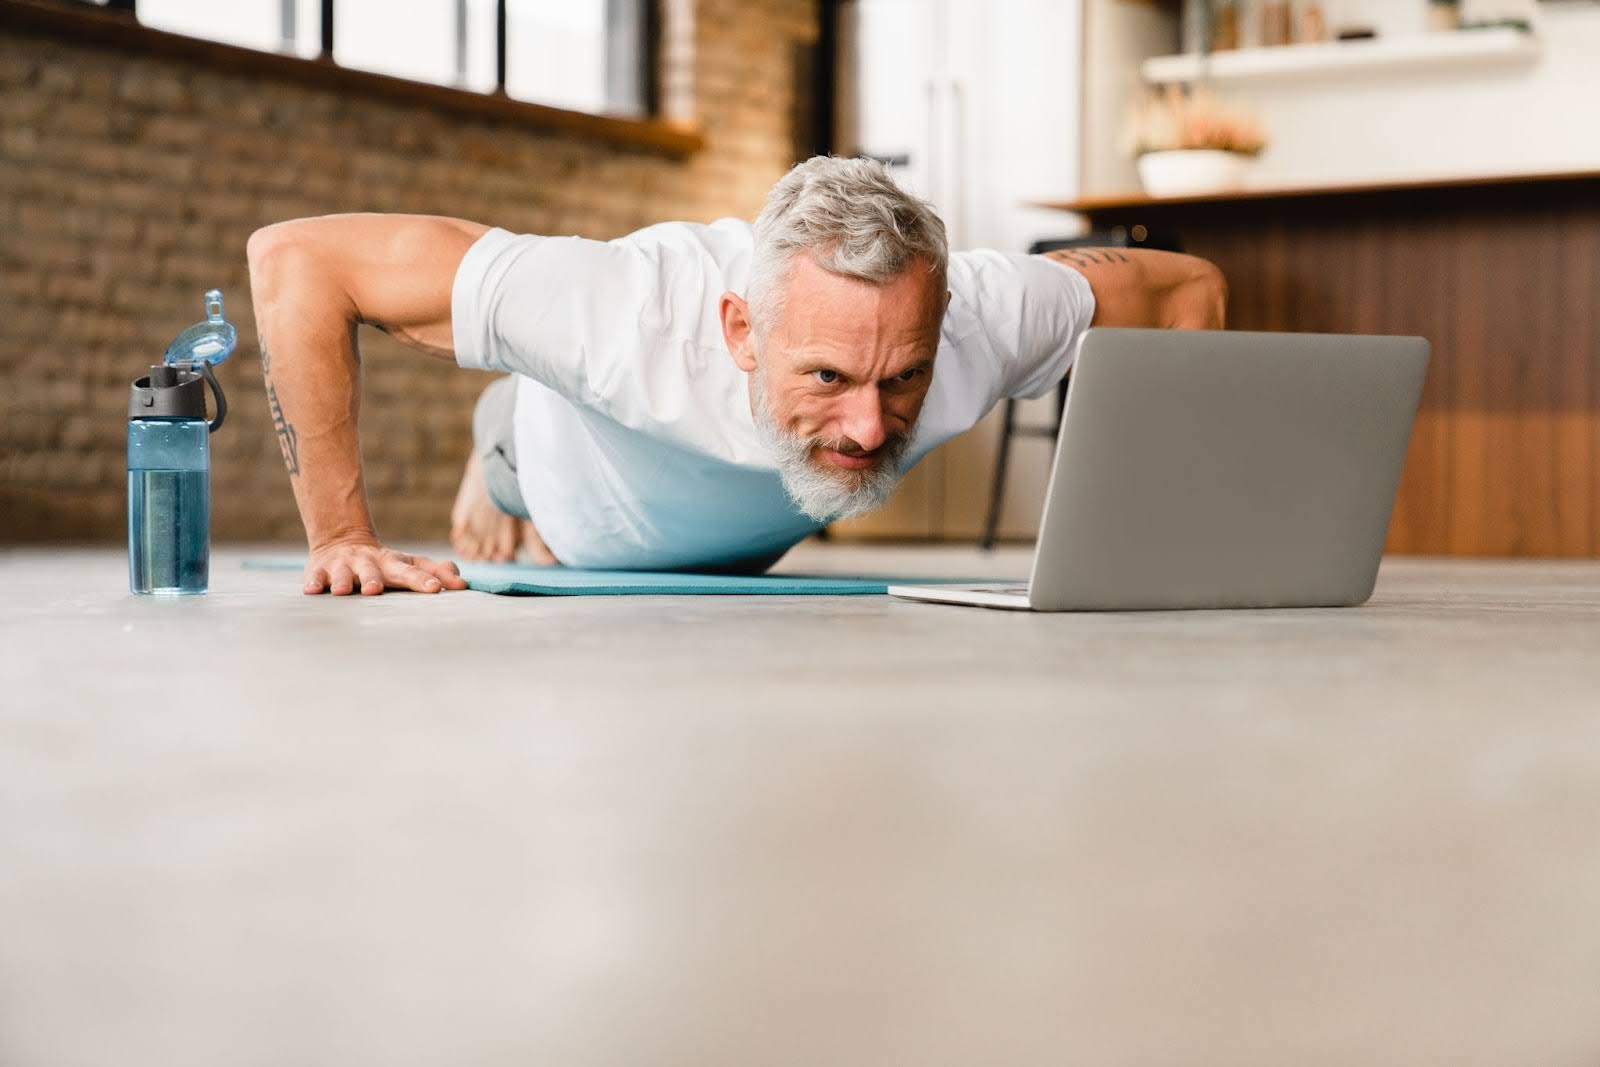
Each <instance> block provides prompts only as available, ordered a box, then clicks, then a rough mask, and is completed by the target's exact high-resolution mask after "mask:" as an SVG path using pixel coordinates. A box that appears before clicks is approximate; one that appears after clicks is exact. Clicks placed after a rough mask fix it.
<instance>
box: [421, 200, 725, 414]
mask: <svg viewBox="0 0 1600 1067" xmlns="http://www.w3.org/2000/svg"><path fill="white" fill-rule="evenodd" d="M680 258H681V257H680ZM669 261H671V262H669ZM697 266H698V265H697V264H695V263H692V262H691V263H684V264H680V263H677V262H676V261H675V260H674V259H673V253H672V251H671V250H670V249H666V248H663V247H662V246H661V245H659V244H650V243H640V242H630V241H620V240H619V241H592V240H587V239H585V238H581V237H540V236H535V235H531V234H513V233H510V232H508V231H506V230H502V229H492V230H489V231H488V232H487V233H485V234H484V235H483V236H482V237H480V238H479V239H478V240H477V241H476V242H474V243H473V244H472V246H471V247H470V248H469V249H468V250H467V253H466V255H465V256H464V257H463V258H462V260H461V265H460V267H459V268H457V270H456V276H455V282H454V284H453V286H452V288H451V297H450V311H451V319H452V327H451V328H452V334H453V338H454V343H455V354H456V362H457V363H459V364H460V365H461V366H463V367H471V368H476V369H480V370H491V371H505V372H510V373H515V374H523V375H527V376H528V377H530V378H533V379H534V380H535V381H538V382H540V383H541V384H543V385H545V386H548V387H549V388H550V389H553V390H555V391H556V392H557V393H560V394H561V395H563V396H565V397H567V398H568V399H569V400H571V401H573V402H575V403H579V404H585V405H588V406H591V407H594V408H597V409H600V410H606V409H607V408H608V407H610V406H612V402H613V401H615V400H617V399H618V397H617V392H618V390H619V389H620V388H623V387H624V383H626V382H627V381H628V380H629V379H630V378H631V377H632V376H633V375H635V374H636V373H637V371H638V370H639V364H640V359H639V355H640V353H641V352H648V351H652V350H654V349H657V348H659V347H660V343H661V340H662V335H663V333H664V332H665V331H667V330H669V329H671V328H673V319H672V309H673V307H674V306H676V305H681V304H682V303H683V297H684V296H685V294H683V293H680V292H676V290H677V289H681V288H683V287H684V286H691V287H692V286H694V285H696V284H697V279H698V274H699V271H697V270H696V269H695V268H696V267H697ZM694 298H695V301H696V303H698V302H699V301H698V295H697V294H695V295H694Z"/></svg>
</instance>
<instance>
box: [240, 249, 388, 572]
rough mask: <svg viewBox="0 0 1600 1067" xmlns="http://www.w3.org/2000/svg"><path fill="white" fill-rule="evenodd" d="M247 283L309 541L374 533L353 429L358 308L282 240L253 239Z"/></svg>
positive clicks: (275, 419) (275, 420)
mask: <svg viewBox="0 0 1600 1067" xmlns="http://www.w3.org/2000/svg"><path fill="white" fill-rule="evenodd" d="M250 284H251V292H252V295H253V298H254V303H255V315H256V330H257V334H258V336H259V337H260V341H261V370H262V375H263V377H264V379H265V382H266V390H267V405H268V408H269V410H270V412H271V416H272V427H273V431H274V432H275V433H276V435H277V439H278V447H279V450H280V451H281V452H282V454H283V462H284V466H285V468H287V470H288V472H289V480H290V483H291V485H292V486H293V488H294V495H295V503H296V504H297V505H298V507H299V509H300V518H301V521H302V522H303V523H304V524H305V528H306V540H307V541H308V542H309V543H310V545H311V547H312V548H316V547H319V546H321V545H326V544H332V543H335V542H338V541H341V540H345V539H348V538H369V539H370V538H372V537H374V536H375V533H374V530H373V526H372V515H371V512H370V510H369V509H368V507H367V499H366V488H365V483H364V481H363V479H362V474H361V444H360V438H359V435H358V432H357V416H358V413H359V410H360V355H359V352H358V350H357V347H356V326H357V321H356V317H355V309H354V307H353V306H352V305H351V303H350V301H349V299H348V298H347V297H346V296H345V295H344V294H343V293H342V292H340V291H339V290H338V289H337V288H336V287H334V286H331V285H328V284H325V279H324V280H319V277H318V273H317V267H316V264H315V262H313V261H312V260H311V259H310V258H309V257H307V256H306V255H305V254H304V253H303V252H301V251H300V250H298V249H296V248H295V247H294V246H293V245H292V244H289V243H287V242H284V241H282V240H273V239H270V238H262V239H260V240H257V239H252V241H251V247H250Z"/></svg>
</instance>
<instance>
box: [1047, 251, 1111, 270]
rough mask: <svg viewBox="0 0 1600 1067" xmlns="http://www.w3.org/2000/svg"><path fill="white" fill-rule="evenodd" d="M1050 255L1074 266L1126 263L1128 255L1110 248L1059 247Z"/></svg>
mask: <svg viewBox="0 0 1600 1067" xmlns="http://www.w3.org/2000/svg"><path fill="white" fill-rule="evenodd" d="M1050 255H1052V256H1054V257H1055V258H1056V259H1059V260H1061V261H1062V262H1063V263H1070V264H1072V265H1073V266H1074V267H1090V266H1093V265H1095V264H1097V263H1127V262H1129V260H1128V257H1127V256H1125V255H1123V254H1122V253H1121V252H1118V251H1116V250H1115V249H1111V248H1061V249H1057V250H1055V251H1054V252H1051V253H1050Z"/></svg>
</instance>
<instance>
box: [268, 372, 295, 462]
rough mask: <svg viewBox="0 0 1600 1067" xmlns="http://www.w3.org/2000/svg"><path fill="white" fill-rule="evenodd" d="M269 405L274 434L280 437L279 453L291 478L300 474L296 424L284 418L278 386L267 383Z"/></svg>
mask: <svg viewBox="0 0 1600 1067" xmlns="http://www.w3.org/2000/svg"><path fill="white" fill-rule="evenodd" d="M267 404H268V406H269V407H270V408H271V409H272V432H273V433H275V434H277V435H278V451H280V452H282V453H283V465H284V466H285V467H287V468H289V474H290V476H291V477H292V476H294V475H296V474H299V473H300V449H299V445H298V438H297V437H296V435H295V432H294V423H292V422H290V421H289V420H288V419H286V418H284V416H283V405H282V404H280V403H279V402H278V389H277V386H275V385H273V384H272V383H271V382H268V383H267Z"/></svg>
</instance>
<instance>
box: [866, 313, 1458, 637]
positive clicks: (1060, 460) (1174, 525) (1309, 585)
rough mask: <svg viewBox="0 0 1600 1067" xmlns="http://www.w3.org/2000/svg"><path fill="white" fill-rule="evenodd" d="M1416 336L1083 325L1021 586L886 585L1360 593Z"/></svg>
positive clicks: (1044, 601)
mask: <svg viewBox="0 0 1600 1067" xmlns="http://www.w3.org/2000/svg"><path fill="white" fill-rule="evenodd" d="M1428 351H1429V349H1428V342H1427V341H1426V340H1424V339H1423V338H1421V337H1351V336H1344V335H1334V334H1297V333H1243V332H1228V331H1210V332H1205V331H1201V332H1196V331H1177V330H1113V329H1093V330H1090V331H1088V332H1087V333H1086V334H1084V336H1083V338H1082V339H1081V340H1080V341H1079V343H1078V352H1077V355H1076V358H1075V360H1074V362H1073V370H1072V382H1071V385H1070V387H1069V388H1068V390H1067V405H1066V409H1065V410H1064V411H1063V413H1062V416H1061V431H1060V435H1059V437H1058V439H1057V443H1056V458H1055V464H1054V466H1053V467H1052V469H1051V472H1050V487H1049V490H1048V492H1047V493H1046V495H1045V501H1044V517H1043V518H1042V519H1041V520H1040V525H1039V541H1038V545H1037V547H1036V548H1035V550H1034V557H1033V572H1032V575H1031V576H1030V578H1029V579H1028V582H1027V584H1026V585H1022V584H1017V583H1014V582H1013V583H1000V584H994V585H981V586H980V585H972V586H967V585H941V586H927V587H923V586H903V585H892V586H890V587H889V592H890V593H891V594H892V595H894V596H898V597H906V598H909V599H912V600H930V601H938V602H941V603H947V604H978V605H982V606H984V607H992V608H1013V609H1020V610H1024V611H1028V610H1031V611H1141V610H1142V611H1152V610H1168V609H1181V608H1271V607H1335V606H1348V605H1354V604H1360V603H1362V602H1364V601H1365V600H1366V599H1367V598H1368V597H1370V596H1371V595H1372V587H1373V585H1374V584H1375V583H1376V581H1377V577H1378V563H1379V561H1380V560H1381V558H1382V556H1383V544H1384V539H1385V537H1386V536H1387V533H1388V529H1389V515H1390V512H1391V511H1392V510H1393V507H1394V498H1395V491H1396V489H1397V488H1398V486H1399V483H1400V470H1401V467H1402V466H1403V465H1404V462H1405V456H1406V444H1407V442H1408V441H1409V440H1410V437H1411V423H1412V420H1413V418H1414V417H1415V416H1416V412H1417V405H1418V402H1419V400H1420V399H1421V396H1422V379H1423V375H1424V374H1425V372H1426V371H1427V366H1428Z"/></svg>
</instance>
